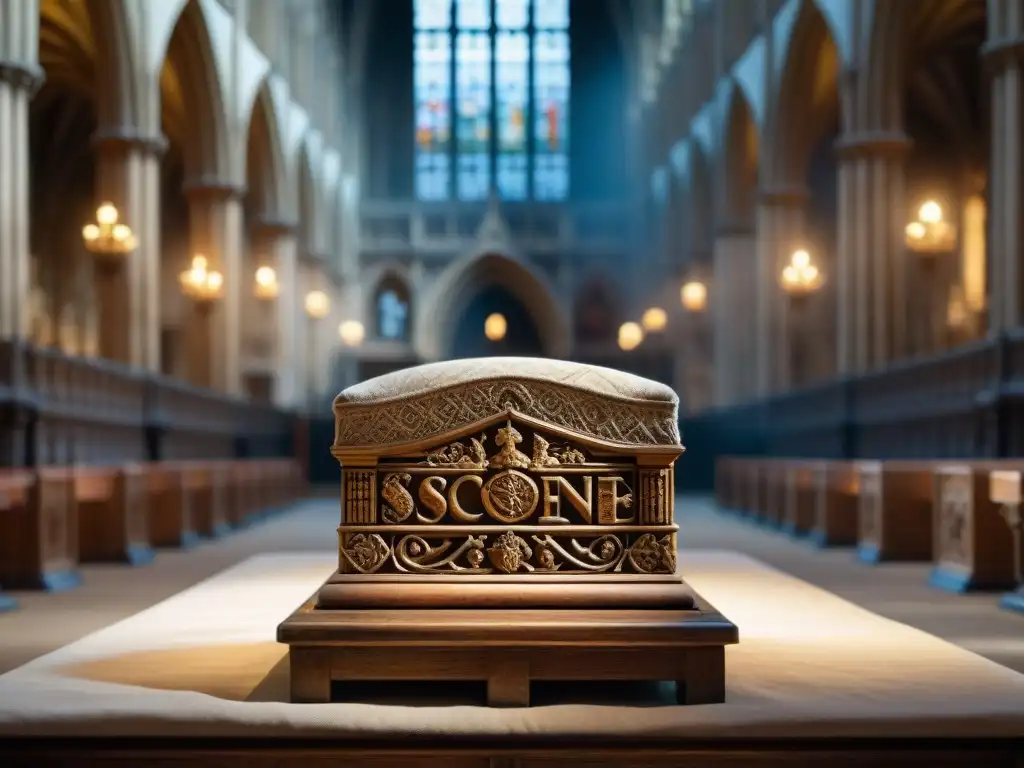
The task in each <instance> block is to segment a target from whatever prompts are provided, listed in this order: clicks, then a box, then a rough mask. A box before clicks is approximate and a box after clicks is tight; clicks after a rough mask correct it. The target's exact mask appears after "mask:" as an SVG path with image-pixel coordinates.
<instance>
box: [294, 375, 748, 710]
mask: <svg viewBox="0 0 1024 768" xmlns="http://www.w3.org/2000/svg"><path fill="white" fill-rule="evenodd" d="M677 409H678V401H677V398H676V396H675V394H674V393H673V392H672V391H671V390H670V389H669V388H667V387H664V386H662V385H660V384H657V383H655V382H651V381H648V380H645V379H641V378H639V377H636V376H632V375H629V374H625V373H621V372H619V371H614V370H610V369H606V368H599V367H595V366H588V365H582V364H576V363H569V362H564V361H556V360H543V359H530V358H487V359H479V360H458V361H451V362H445V363H434V364H429V365H423V366H419V367H417V368H412V369H408V370H405V371H399V372H396V373H393V374H388V375H386V376H381V377H378V378H376V379H372V380H369V381H366V382H364V383H362V384H359V385H357V386H354V387H351V388H349V389H347V390H346V391H345V392H343V393H342V394H341V395H339V396H338V398H337V399H336V400H335V404H334V414H335V423H336V430H335V441H334V445H333V447H332V449H331V451H332V453H333V454H334V456H335V457H336V458H337V459H338V460H339V462H340V463H341V465H342V489H341V524H340V526H339V528H338V532H337V535H338V570H337V572H336V573H335V574H334V575H333V576H332V577H331V578H330V579H328V581H327V582H326V583H325V584H324V585H323V587H322V588H321V589H320V590H319V592H318V594H317V595H316V596H315V598H314V599H312V600H311V601H310V602H309V603H308V604H306V605H304V606H303V607H301V608H300V609H299V610H298V611H297V612H296V613H295V614H293V616H292V617H291V618H289V619H288V620H287V621H286V622H285V623H284V624H282V626H281V628H280V630H279V639H280V640H281V641H282V642H285V643H288V644H289V645H290V654H291V667H292V694H293V699H295V700H297V701H324V700H330V698H331V696H332V694H331V689H332V686H331V684H332V681H335V682H337V681H342V682H343V681H345V680H353V679H384V680H386V679H428V680H435V679H436V680H443V679H481V680H486V681H487V684H488V700H489V702H490V703H491V704H492V705H502V704H504V705H516V704H520V705H524V704H526V703H528V701H529V695H528V692H529V683H530V681H531V680H540V679H557V680H564V679H606V678H614V679H623V678H625V679H631V678H636V679H656V680H675V681H676V682H677V684H678V686H677V687H678V689H679V699H680V700H681V701H684V702H699V701H715V700H721V698H722V697H723V696H724V645H726V644H728V643H732V642H736V628H735V627H734V626H733V625H732V624H731V623H729V622H728V621H727V620H725V619H724V618H723V617H722V616H721V615H720V614H718V613H717V612H715V611H714V610H713V609H711V608H710V607H709V606H707V605H704V604H702V602H701V601H700V599H699V598H698V597H697V596H695V595H694V594H693V593H692V591H691V590H690V589H689V588H688V587H687V586H686V585H685V583H684V582H683V580H682V578H681V576H680V575H679V574H678V573H677V555H676V549H677V531H678V526H677V525H676V523H675V520H674V514H673V512H674V470H673V465H674V462H675V460H676V458H677V457H678V456H679V455H680V454H681V453H682V450H683V448H682V446H681V445H680V439H679V431H678V426H677V418H678V417H677ZM342 651H344V652H342Z"/></svg>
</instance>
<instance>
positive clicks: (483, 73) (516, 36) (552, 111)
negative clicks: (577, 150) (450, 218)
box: [414, 0, 570, 201]
mask: <svg viewBox="0 0 1024 768" xmlns="http://www.w3.org/2000/svg"><path fill="white" fill-rule="evenodd" d="M414 7H415V26H416V33H415V41H416V56H415V67H416V73H415V91H416V149H417V154H416V193H417V195H418V197H420V198H421V199H427V200H438V199H448V198H450V197H451V196H452V195H455V196H456V197H457V198H458V199H460V200H483V199H485V198H486V197H487V196H488V194H489V193H490V192H491V190H492V188H494V189H495V190H496V191H497V193H498V194H499V196H500V197H502V198H503V199H506V200H523V199H526V198H528V197H531V196H532V197H533V198H535V199H537V200H548V201H553V200H562V199H564V198H565V197H566V196H567V195H568V192H569V158H568V129H569V122H568V112H569V87H570V85H569V35H568V29H569V4H568V0H414ZM531 178H532V184H531V183H530V180H531Z"/></svg>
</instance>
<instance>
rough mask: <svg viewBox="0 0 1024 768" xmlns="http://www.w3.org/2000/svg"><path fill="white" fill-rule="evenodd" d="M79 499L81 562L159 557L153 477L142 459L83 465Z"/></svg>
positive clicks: (77, 472) (78, 477)
mask: <svg viewBox="0 0 1024 768" xmlns="http://www.w3.org/2000/svg"><path fill="white" fill-rule="evenodd" d="M75 500H76V502H77V504H78V556H79V559H80V560H81V562H83V563H95V562H101V563H105V562H121V563H128V564H129V565H145V564H147V563H150V562H152V561H153V547H152V543H151V539H150V532H149V528H150V526H149V509H148V507H147V502H148V499H147V478H146V473H145V471H144V469H143V467H142V466H141V465H139V464H125V465H123V466H119V467H77V468H76V469H75Z"/></svg>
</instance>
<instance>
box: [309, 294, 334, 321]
mask: <svg viewBox="0 0 1024 768" xmlns="http://www.w3.org/2000/svg"><path fill="white" fill-rule="evenodd" d="M330 311H331V299H330V297H329V296H328V295H327V294H326V293H324V292H323V291H310V292H309V293H307V294H306V314H307V315H309V317H310V318H311V319H313V320H323V319H324V318H325V317H327V315H328V313H329V312H330Z"/></svg>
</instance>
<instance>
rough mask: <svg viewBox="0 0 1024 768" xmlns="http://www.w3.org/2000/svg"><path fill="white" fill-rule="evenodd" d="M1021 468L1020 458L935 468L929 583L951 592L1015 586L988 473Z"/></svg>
mask: <svg viewBox="0 0 1024 768" xmlns="http://www.w3.org/2000/svg"><path fill="white" fill-rule="evenodd" d="M1022 468H1024V461H1021V460H1016V461H1013V460H1010V461H987V462H985V461H963V462H948V463H945V464H940V465H937V466H936V468H935V504H934V505H933V507H932V528H933V535H934V542H935V543H934V553H933V555H934V556H933V558H932V559H933V562H934V564H935V567H934V568H933V569H932V573H931V577H930V579H929V582H930V583H931V584H932V586H935V587H939V588H940V589H946V590H949V591H952V592H966V591H969V590H975V589H1012V588H1013V587H1014V586H1015V584H1014V578H1013V544H1012V541H1011V536H1010V534H1009V531H1008V530H1007V527H1006V521H1005V520H1004V519H1003V516H1002V515H1001V514H1000V511H999V504H998V503H996V502H994V501H992V499H991V496H990V473H991V472H992V470H1004V469H1009V470H1015V469H1022Z"/></svg>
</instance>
